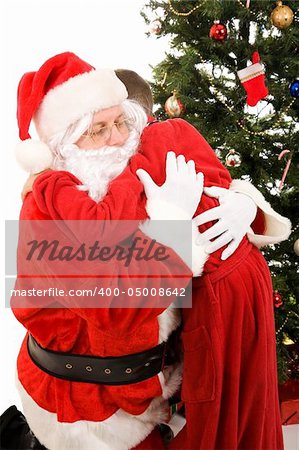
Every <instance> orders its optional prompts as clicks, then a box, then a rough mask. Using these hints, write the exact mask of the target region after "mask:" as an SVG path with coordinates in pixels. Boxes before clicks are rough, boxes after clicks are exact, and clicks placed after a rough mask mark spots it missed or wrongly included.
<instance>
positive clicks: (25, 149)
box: [15, 139, 53, 173]
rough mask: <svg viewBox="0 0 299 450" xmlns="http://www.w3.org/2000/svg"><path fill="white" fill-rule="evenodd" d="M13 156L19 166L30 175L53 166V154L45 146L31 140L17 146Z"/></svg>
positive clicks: (42, 143)
mask: <svg viewBox="0 0 299 450" xmlns="http://www.w3.org/2000/svg"><path fill="white" fill-rule="evenodd" d="M15 155H16V159H17V161H18V163H19V164H20V166H21V167H22V168H23V169H24V170H26V172H30V173H39V172H41V171H42V170H45V169H48V168H50V167H51V166H52V164H53V154H52V153H51V150H50V148H49V147H48V146H47V144H45V143H44V142H41V141H34V140H33V139H26V140H25V141H22V142H20V143H19V144H17V146H16V150H15Z"/></svg>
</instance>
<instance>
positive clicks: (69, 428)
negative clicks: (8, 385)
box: [17, 365, 182, 450]
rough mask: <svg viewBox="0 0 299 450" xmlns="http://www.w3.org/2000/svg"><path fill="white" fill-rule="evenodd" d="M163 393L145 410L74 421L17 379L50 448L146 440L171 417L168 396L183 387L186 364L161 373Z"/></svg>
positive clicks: (119, 446)
mask: <svg viewBox="0 0 299 450" xmlns="http://www.w3.org/2000/svg"><path fill="white" fill-rule="evenodd" d="M158 376H159V379H160V382H161V385H162V389H163V396H162V397H157V398H155V399H154V400H153V401H152V402H151V404H150V405H149V407H148V408H147V409H146V410H145V411H144V413H142V414H140V415H138V416H134V415H132V414H129V413H127V412H125V411H123V410H121V409H119V410H118V411H117V412H116V413H115V414H113V415H112V416H111V417H109V418H108V419H106V420H104V421H101V422H92V421H87V420H80V421H77V422H74V423H66V422H64V423H62V422H58V421H57V416H56V414H54V413H51V412H49V411H46V410H45V409H43V408H41V407H40V406H39V405H38V404H37V403H36V402H35V401H34V400H33V399H32V398H31V397H30V395H29V394H28V393H27V392H26V390H25V389H24V387H23V386H22V384H21V383H20V381H19V380H18V379H17V388H18V391H19V394H20V397H21V401H22V405H23V411H24V415H25V417H26V419H27V422H28V424H29V427H30V428H31V430H32V431H33V433H34V434H35V436H36V437H37V439H38V440H39V441H40V442H41V443H42V444H43V445H44V446H45V447H46V448H47V449H49V450H62V449H63V450H85V449H96V448H98V449H101V450H129V449H131V448H132V447H135V446H136V445H138V444H139V443H140V442H142V441H143V440H144V439H145V438H146V437H147V436H148V435H149V434H150V433H151V432H152V431H153V429H154V428H155V426H156V425H157V424H159V423H162V422H164V421H165V420H166V419H167V417H168V410H169V408H168V403H167V401H166V400H165V399H166V398H169V397H170V396H172V395H173V394H174V393H175V392H176V391H177V390H178V388H179V386H180V383H181V379H182V366H181V365H179V366H176V367H175V368H173V367H169V368H168V370H167V372H166V373H165V374H162V372H160V374H159V375H158Z"/></svg>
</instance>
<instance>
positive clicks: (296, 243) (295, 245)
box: [294, 239, 299, 256]
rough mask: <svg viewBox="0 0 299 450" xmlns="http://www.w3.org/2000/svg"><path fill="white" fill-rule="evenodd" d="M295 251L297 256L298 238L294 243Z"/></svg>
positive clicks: (298, 250) (298, 253)
mask: <svg viewBox="0 0 299 450" xmlns="http://www.w3.org/2000/svg"><path fill="white" fill-rule="evenodd" d="M294 252H295V253H296V255H297V256H299V239H297V241H295V243H294Z"/></svg>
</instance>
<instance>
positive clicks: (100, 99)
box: [34, 69, 128, 141]
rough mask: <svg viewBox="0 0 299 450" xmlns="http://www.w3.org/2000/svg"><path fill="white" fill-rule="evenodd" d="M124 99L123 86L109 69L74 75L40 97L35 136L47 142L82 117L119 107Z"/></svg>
mask: <svg viewBox="0 0 299 450" xmlns="http://www.w3.org/2000/svg"><path fill="white" fill-rule="evenodd" d="M127 96H128V93H127V90H126V87H125V85H124V84H123V83H122V82H121V81H120V80H119V78H118V77H117V76H116V74H115V72H114V71H113V70H111V69H100V70H91V71H90V72H85V73H83V74H80V75H76V76H75V77H72V78H70V79H69V80H67V81H66V82H65V83H62V84H60V85H59V86H57V87H55V88H54V89H51V90H50V91H49V92H48V93H47V95H46V96H45V97H44V99H43V101H42V103H41V105H40V107H39V108H38V110H37V112H36V114H35V116H34V122H35V126H36V129H37V132H38V134H39V136H40V138H41V139H42V140H44V141H47V140H48V139H49V137H51V136H53V135H54V134H56V133H58V132H59V131H62V130H65V129H66V128H67V127H68V126H69V125H71V124H73V123H75V122H76V121H77V120H78V119H80V118H81V117H83V116H84V115H85V114H88V113H93V112H96V111H99V110H100V109H104V108H110V107H111V106H116V105H119V104H120V103H121V102H122V101H123V100H125V99H126V98H127Z"/></svg>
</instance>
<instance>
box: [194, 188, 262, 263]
mask: <svg viewBox="0 0 299 450" xmlns="http://www.w3.org/2000/svg"><path fill="white" fill-rule="evenodd" d="M204 192H205V194H207V195H208V196H209V197H215V198H218V200H219V203H220V206H217V207H215V208H212V209H209V210H208V211H205V212H204V213H202V214H199V215H198V216H197V217H195V218H194V219H193V222H194V223H195V224H196V225H202V224H203V223H206V222H211V221H214V220H218V222H217V223H216V224H215V225H213V226H212V227H211V228H209V229H208V230H207V231H205V232H204V233H202V234H201V235H200V237H199V238H198V239H197V243H198V244H199V243H200V244H202V245H204V244H205V243H206V242H207V241H208V240H211V239H213V238H216V237H217V236H219V237H218V238H217V239H215V240H214V241H213V242H210V243H209V244H208V245H206V246H205V251H206V252H207V253H209V254H211V253H213V252H215V251H216V250H218V249H219V248H221V247H223V246H224V245H226V244H229V245H228V246H227V248H226V249H225V250H224V251H223V252H222V254H221V259H222V260H225V259H227V258H228V257H229V256H231V255H232V254H233V253H234V252H235V250H236V249H237V248H238V246H239V244H240V242H241V240H242V239H243V237H244V236H245V235H246V233H247V232H248V231H249V229H250V225H251V223H252V222H253V220H254V219H255V216H256V213H257V206H256V204H255V202H254V201H253V200H252V199H251V198H250V197H248V196H247V195H245V194H241V193H238V192H233V191H230V190H229V189H224V188H220V187H210V188H205V189H204Z"/></svg>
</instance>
